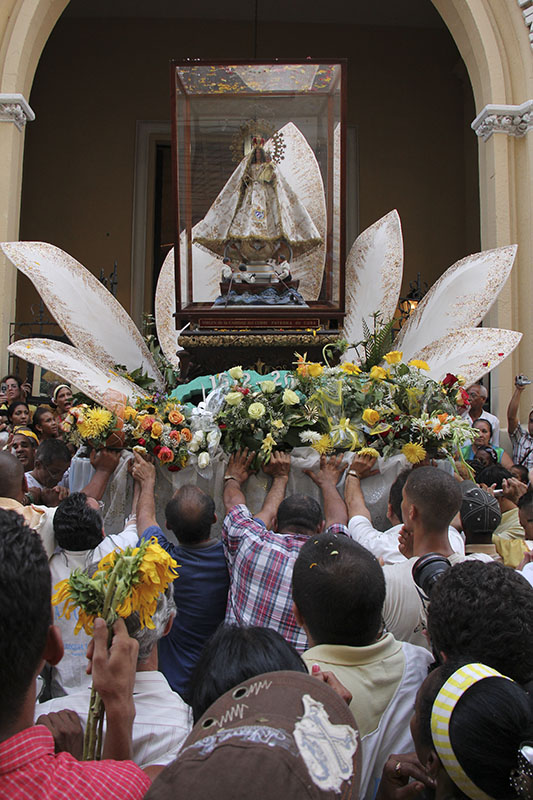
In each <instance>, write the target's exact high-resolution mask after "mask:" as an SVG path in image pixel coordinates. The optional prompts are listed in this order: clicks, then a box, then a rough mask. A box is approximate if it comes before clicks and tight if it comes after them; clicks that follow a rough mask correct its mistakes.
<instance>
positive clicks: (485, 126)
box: [471, 100, 533, 142]
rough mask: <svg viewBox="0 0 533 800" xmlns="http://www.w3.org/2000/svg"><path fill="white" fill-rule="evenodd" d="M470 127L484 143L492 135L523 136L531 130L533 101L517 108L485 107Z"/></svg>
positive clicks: (490, 105) (532, 124)
mask: <svg viewBox="0 0 533 800" xmlns="http://www.w3.org/2000/svg"><path fill="white" fill-rule="evenodd" d="M471 127H472V129H473V130H474V131H475V133H476V135H477V136H479V137H480V138H481V139H483V141H485V142H486V141H487V139H490V137H491V136H492V134H493V133H506V134H507V135H508V136H525V135H526V133H527V132H528V131H529V130H531V128H533V100H526V102H525V103H522V104H521V105H519V106H506V105H501V106H500V105H492V104H489V105H486V106H485V108H483V109H482V110H481V111H480V112H479V114H478V115H477V117H476V118H475V120H474V121H473V122H472V125H471Z"/></svg>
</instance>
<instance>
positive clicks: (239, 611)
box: [222, 505, 349, 653]
mask: <svg viewBox="0 0 533 800" xmlns="http://www.w3.org/2000/svg"><path fill="white" fill-rule="evenodd" d="M328 533H344V534H346V535H349V534H348V529H347V528H346V527H345V526H344V525H340V524H337V523H336V524H334V525H331V526H330V527H329V528H328ZM308 538H309V537H308V536H306V535H305V534H297V533H290V534H288V533H274V532H273V531H268V530H267V529H266V527H265V526H264V525H263V524H262V523H261V522H260V521H258V520H255V519H254V518H253V517H252V515H251V513H250V511H249V510H248V508H247V507H246V506H245V505H236V506H233V508H232V509H230V511H229V512H228V514H227V516H226V518H225V520H224V525H223V528H222V543H223V545H224V552H225V554H226V560H227V562H228V567H229V572H230V590H229V595H228V607H227V610H226V622H237V623H238V624H239V625H261V626H263V627H266V628H274V630H276V631H278V633H281V635H282V636H283V638H284V639H285V640H286V641H287V642H289V644H292V645H293V647H295V648H296V649H297V650H298V652H299V653H303V652H304V650H306V649H307V637H306V635H305V632H304V631H303V629H302V628H300V626H299V625H298V623H297V622H296V620H295V618H294V615H293V613H292V591H291V580H292V569H293V566H294V562H295V561H296V559H297V557H298V553H299V552H300V549H301V547H302V546H303V545H304V544H305V542H306V541H307V540H308Z"/></svg>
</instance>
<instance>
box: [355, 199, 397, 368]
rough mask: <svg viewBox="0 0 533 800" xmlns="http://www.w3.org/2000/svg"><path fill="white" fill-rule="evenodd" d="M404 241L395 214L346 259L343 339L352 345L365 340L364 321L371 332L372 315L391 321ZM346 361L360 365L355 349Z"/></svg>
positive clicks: (361, 240)
mask: <svg viewBox="0 0 533 800" xmlns="http://www.w3.org/2000/svg"><path fill="white" fill-rule="evenodd" d="M402 273H403V239H402V226H401V223H400V217H399V215H398V212H397V211H396V210H394V211H390V212H389V213H388V214H386V215H385V216H384V217H382V218H381V219H379V220H378V221H377V222H374V224H373V225H371V226H370V227H369V228H367V229H366V230H365V231H363V232H362V233H361V234H359V236H358V237H357V239H356V240H355V242H354V243H353V246H352V249H351V250H350V253H349V255H348V258H347V259H346V316H345V318H344V338H345V339H347V340H348V341H349V342H350V343H355V342H359V341H361V340H362V339H364V338H365V337H364V333H363V319H365V321H366V323H367V325H368V327H369V328H370V329H371V330H372V325H373V323H372V314H373V313H374V312H375V311H381V312H382V315H383V316H382V319H383V321H385V322H388V320H389V319H392V317H393V316H394V312H395V310H396V306H397V304H398V297H399V294H400V287H401V284H402ZM343 361H355V362H357V361H359V358H358V356H357V353H356V351H355V349H354V348H349V349H348V350H347V351H346V352H345V353H344V355H343Z"/></svg>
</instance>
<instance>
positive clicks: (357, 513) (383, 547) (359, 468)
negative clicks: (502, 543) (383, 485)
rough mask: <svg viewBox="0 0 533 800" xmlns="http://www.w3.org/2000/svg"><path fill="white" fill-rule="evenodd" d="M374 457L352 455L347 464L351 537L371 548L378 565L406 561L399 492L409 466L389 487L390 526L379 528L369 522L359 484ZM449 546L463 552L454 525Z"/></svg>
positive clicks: (449, 537)
mask: <svg viewBox="0 0 533 800" xmlns="http://www.w3.org/2000/svg"><path fill="white" fill-rule="evenodd" d="M375 464H376V459H375V458H372V456H359V455H357V454H356V455H355V456H354V459H353V461H352V464H351V466H350V472H349V475H350V476H351V478H356V480H348V479H347V480H346V484H345V489H344V501H345V503H346V506H347V508H348V519H349V522H348V530H349V532H350V536H351V537H352V539H353V540H354V541H356V542H359V544H362V545H363V547H366V549H367V550H370V552H371V553H373V554H374V555H375V556H376V558H377V559H378V560H379V561H380V562H381V564H383V565H385V564H402V563H403V562H405V556H403V555H402V554H401V553H400V551H399V549H398V544H399V535H400V531H401V530H402V528H403V524H402V510H401V505H402V491H403V487H404V484H405V482H406V480H407V478H408V477H409V474H410V472H411V470H410V468H408V469H405V470H402V472H400V474H399V475H398V477H397V478H396V480H395V481H394V483H393V484H392V486H391V489H390V493H389V504H388V509H387V518H388V519H389V520H390V522H391V523H392V527H391V528H389V529H388V530H386V531H379V530H377V529H376V528H374V526H373V525H372V518H371V516H370V512H369V511H368V508H367V506H366V503H365V498H364V495H363V491H362V487H361V483H362V481H363V480H364V479H365V478H366V477H368V476H369V475H372V474H373V471H374V467H375ZM448 539H449V543H450V547H451V548H452V550H453V551H454V552H455V553H459V555H464V553H465V545H464V539H463V537H462V536H461V534H460V533H459V532H458V531H457V530H456V529H455V528H454V527H453V526H451V525H450V526H449V528H448Z"/></svg>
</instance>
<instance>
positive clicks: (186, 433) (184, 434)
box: [181, 428, 192, 442]
mask: <svg viewBox="0 0 533 800" xmlns="http://www.w3.org/2000/svg"><path fill="white" fill-rule="evenodd" d="M181 438H182V441H184V442H191V441H192V433H191V431H190V428H183V430H182V431H181Z"/></svg>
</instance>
